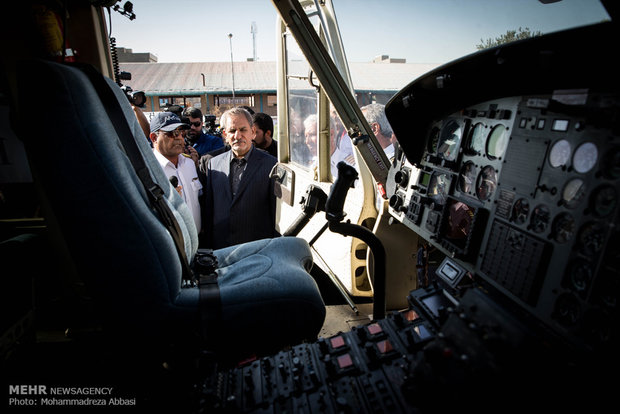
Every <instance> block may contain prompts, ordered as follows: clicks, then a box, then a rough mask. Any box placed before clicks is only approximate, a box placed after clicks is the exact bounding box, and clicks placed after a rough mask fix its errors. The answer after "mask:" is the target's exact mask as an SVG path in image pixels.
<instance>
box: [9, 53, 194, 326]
mask: <svg viewBox="0 0 620 414" xmlns="http://www.w3.org/2000/svg"><path fill="white" fill-rule="evenodd" d="M108 83H109V86H110V88H112V89H113V90H114V92H115V95H116V97H117V100H118V101H119V103H120V104H121V106H122V109H123V112H124V114H125V118H126V120H127V122H129V125H130V127H131V129H132V131H133V132H134V137H135V138H136V141H137V143H138V146H139V148H140V151H141V153H142V155H143V156H144V159H145V161H146V163H147V165H148V166H149V169H150V173H151V176H152V178H153V180H154V181H155V182H156V183H158V184H159V185H160V186H161V187H162V189H163V190H164V193H165V198H166V200H167V202H168V203H169V206H170V208H171V209H172V211H173V212H174V214H175V217H176V218H177V221H178V223H179V225H180V227H181V230H182V233H183V236H184V237H183V238H184V244H185V251H186V254H187V256H188V258H189V259H190V260H191V258H192V257H193V255H194V253H195V251H196V249H197V245H198V238H197V234H196V228H195V226H194V222H193V219H192V216H191V213H190V212H189V210H188V208H187V206H186V205H185V204H184V203H183V201H182V199H181V198H180V197H178V195H176V194H175V192H174V190H173V189H172V187H171V185H170V183H169V181H168V180H167V178H166V176H165V175H164V172H163V170H162V169H161V167H160V166H159V164H158V163H157V161H156V160H155V157H154V155H153V153H152V148H151V147H150V145H149V144H148V141H147V138H146V137H145V136H144V132H143V131H142V129H141V128H140V126H139V124H138V122H137V120H136V118H135V115H134V113H133V111H132V109H131V106H130V104H129V102H128V100H127V99H126V97H125V96H124V94H123V93H122V91H121V90H120V88H119V87H118V86H117V85H116V84H114V82H112V81H111V80H109V79H108ZM33 96H39V97H43V99H45V100H46V102H47V104H46V109H45V110H44V111H39V110H37V109H35V108H33V107H32V105H31V97H33ZM15 101H16V102H17V107H16V108H13V110H14V113H13V117H12V119H13V129H14V130H15V131H16V132H17V133H18V136H19V137H20V138H21V139H22V140H23V141H24V143H25V146H26V149H27V153H28V157H29V162H30V164H31V169H32V172H33V176H34V177H35V180H38V182H39V183H40V186H41V188H42V191H43V193H44V195H45V197H46V198H47V199H48V201H49V205H50V206H51V208H52V210H53V214H54V215H55V218H56V220H57V221H58V223H59V226H60V228H61V229H62V234H63V237H64V239H65V242H66V244H67V246H68V247H69V250H70V253H71V256H72V259H73V261H74V262H75V265H76V267H77V269H78V272H79V274H80V275H81V276H82V277H83V278H84V279H85V282H86V283H87V284H90V286H91V287H92V288H93V290H92V291H93V292H97V297H96V299H98V300H99V302H100V305H101V306H102V309H103V312H102V313H103V314H104V315H105V316H106V319H107V321H108V322H112V323H119V324H123V325H124V326H125V327H126V328H128V329H138V330H139V331H144V332H149V333H154V334H159V333H161V332H159V331H165V330H166V329H168V326H169V325H172V324H176V323H177V321H178V315H175V306H174V301H175V299H176V298H177V296H178V295H179V292H180V289H181V264H180V263H181V262H180V260H179V257H178V255H177V252H176V250H175V246H174V242H173V239H172V238H171V237H170V235H169V233H168V231H167V230H166V228H165V227H164V226H163V224H162V223H161V222H160V221H159V219H158V217H157V215H156V213H155V212H154V210H153V209H152V208H151V207H150V205H149V202H148V199H147V195H146V192H145V190H144V188H143V187H142V184H141V183H140V181H139V179H138V177H137V175H136V173H135V171H134V169H133V166H132V165H131V162H130V161H129V159H128V158H127V156H126V154H125V151H124V149H123V147H122V145H121V143H120V141H119V138H118V136H117V134H116V132H115V129H114V127H113V123H112V122H113V121H112V120H110V118H109V117H108V116H107V114H106V111H105V108H104V106H103V103H102V101H101V100H100V98H99V96H98V95H97V93H96V91H95V89H94V88H93V86H92V84H91V82H90V80H89V79H88V78H87V76H86V75H85V74H84V73H83V72H82V71H81V70H79V69H77V68H75V67H71V66H67V65H61V64H57V63H53V62H48V61H42V60H35V61H32V60H29V61H24V62H21V63H20V65H19V70H18V96H17V99H16V100H15ZM33 121H35V122H33ZM196 317H197V315H194V314H193V313H192V314H191V315H188V321H187V322H188V323H195V322H196V321H195V319H194V318H196Z"/></svg>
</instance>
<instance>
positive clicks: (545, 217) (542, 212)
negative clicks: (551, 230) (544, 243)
mask: <svg viewBox="0 0 620 414" xmlns="http://www.w3.org/2000/svg"><path fill="white" fill-rule="evenodd" d="M550 220H551V212H550V211H549V207H547V206H545V205H544V204H540V205H538V206H536V207H535V208H534V210H532V216H531V218H530V228H531V229H532V230H534V232H536V233H542V232H544V231H545V230H546V229H547V226H548V225H549V221H550Z"/></svg>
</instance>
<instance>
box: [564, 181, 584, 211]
mask: <svg viewBox="0 0 620 414" xmlns="http://www.w3.org/2000/svg"><path fill="white" fill-rule="evenodd" d="M585 194H586V185H585V183H584V182H583V180H582V179H581V178H573V179H572V180H570V181H569V182H567V183H566V185H565V186H564V190H562V202H563V203H564V205H565V206H566V208H575V207H577V205H578V204H579V202H580V201H581V200H583V197H584V196H585Z"/></svg>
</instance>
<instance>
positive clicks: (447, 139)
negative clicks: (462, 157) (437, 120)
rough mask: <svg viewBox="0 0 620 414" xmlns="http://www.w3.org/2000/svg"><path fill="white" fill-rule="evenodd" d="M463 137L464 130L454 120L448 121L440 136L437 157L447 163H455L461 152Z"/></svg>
mask: <svg viewBox="0 0 620 414" xmlns="http://www.w3.org/2000/svg"><path fill="white" fill-rule="evenodd" d="M462 135H463V128H461V126H460V125H459V123H458V122H456V121H454V120H450V121H448V122H447V123H446V125H445V126H444V127H443V128H442V129H441V132H440V134H439V145H438V148H437V155H439V156H440V157H442V158H443V159H445V160H447V161H454V160H455V159H456V155H457V153H458V150H459V144H460V143H461V136H462Z"/></svg>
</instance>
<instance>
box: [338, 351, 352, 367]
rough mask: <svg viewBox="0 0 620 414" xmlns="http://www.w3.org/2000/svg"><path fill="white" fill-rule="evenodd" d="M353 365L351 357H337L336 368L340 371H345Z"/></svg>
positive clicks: (347, 355)
mask: <svg viewBox="0 0 620 414" xmlns="http://www.w3.org/2000/svg"><path fill="white" fill-rule="evenodd" d="M351 365H353V360H352V359H351V355H349V354H344V355H341V356H339V357H338V366H339V367H340V369H345V368H347V367H350V366H351Z"/></svg>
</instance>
